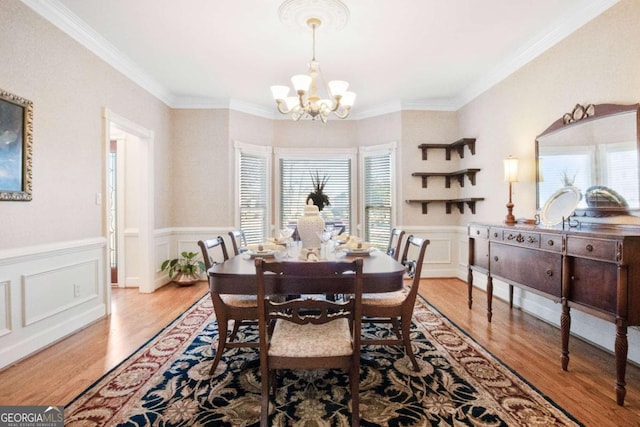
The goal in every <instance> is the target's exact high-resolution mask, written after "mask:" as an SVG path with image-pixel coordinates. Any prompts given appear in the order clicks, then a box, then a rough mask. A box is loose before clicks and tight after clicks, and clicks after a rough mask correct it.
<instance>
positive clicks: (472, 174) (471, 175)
mask: <svg viewBox="0 0 640 427" xmlns="http://www.w3.org/2000/svg"><path fill="white" fill-rule="evenodd" d="M465 146H467V147H469V151H470V152H471V155H475V154H476V139H475V138H462V139H459V140H457V141H455V142H452V143H451V144H420V145H418V148H419V149H421V150H422V160H428V159H427V151H428V150H429V149H443V150H445V154H446V159H447V160H451V151H453V150H455V151H457V152H458V155H459V156H460V158H461V159H463V158H464V147H465ZM478 172H480V169H471V168H470V169H462V170H458V171H455V172H414V173H412V174H411V176H417V177H420V178H421V179H422V188H427V183H428V180H429V177H432V176H443V177H444V178H445V188H451V180H452V179H455V180H457V181H458V184H460V187H464V177H465V175H466V176H467V179H469V182H470V183H471V185H476V173H478ZM481 200H484V198H482V197H470V198H463V199H413V200H407V201H406V202H407V203H410V204H411V203H419V204H421V205H422V213H423V214H426V213H427V207H428V205H429V203H444V205H445V207H446V211H447V213H448V214H450V213H451V207H452V206H456V207H457V208H458V210H459V211H460V213H461V214H462V213H464V205H465V204H466V205H467V206H468V207H469V210H470V211H471V213H472V214H475V213H476V202H479V201H481Z"/></svg>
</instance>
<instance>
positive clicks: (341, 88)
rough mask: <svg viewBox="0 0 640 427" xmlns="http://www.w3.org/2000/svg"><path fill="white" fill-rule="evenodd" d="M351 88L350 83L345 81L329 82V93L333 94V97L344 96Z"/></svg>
mask: <svg viewBox="0 0 640 427" xmlns="http://www.w3.org/2000/svg"><path fill="white" fill-rule="evenodd" d="M348 87H349V83H347V82H345V81H344V80H331V81H330V82H329V92H331V96H333V97H336V96H344V94H345V92H346V91H347V88H348Z"/></svg>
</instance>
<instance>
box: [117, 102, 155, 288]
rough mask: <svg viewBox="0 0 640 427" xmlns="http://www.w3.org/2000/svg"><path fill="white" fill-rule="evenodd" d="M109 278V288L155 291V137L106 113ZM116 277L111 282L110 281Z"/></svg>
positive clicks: (129, 122)
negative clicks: (112, 285) (112, 284)
mask: <svg viewBox="0 0 640 427" xmlns="http://www.w3.org/2000/svg"><path fill="white" fill-rule="evenodd" d="M104 118H105V129H106V141H105V142H106V143H105V145H106V150H105V151H106V152H105V157H106V165H105V175H106V176H105V179H104V183H105V184H104V186H105V188H104V191H105V194H106V195H107V197H106V198H105V199H106V203H105V216H104V218H105V224H104V228H105V235H106V237H107V239H106V241H107V248H106V254H105V266H106V267H105V270H106V271H105V274H106V276H107V280H106V283H107V284H108V286H107V294H108V295H109V297H108V298H109V300H110V289H111V283H112V282H113V283H114V286H117V287H120V288H122V287H137V288H138V289H139V291H140V292H143V293H146V292H153V291H154V290H155V286H154V278H155V269H154V267H153V256H152V254H153V230H154V215H153V187H154V186H153V184H154V182H153V181H154V180H153V132H152V131H150V130H148V129H145V128H143V127H141V126H139V125H137V124H135V123H133V122H131V121H129V120H128V119H125V118H123V117H121V116H118V115H117V114H114V113H113V112H111V111H109V110H105V114H104ZM112 277H113V280H112Z"/></svg>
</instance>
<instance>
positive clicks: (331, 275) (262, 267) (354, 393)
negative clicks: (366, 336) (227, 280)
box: [255, 258, 363, 427]
mask: <svg viewBox="0 0 640 427" xmlns="http://www.w3.org/2000/svg"><path fill="white" fill-rule="evenodd" d="M362 263H363V261H362V259H361V258H358V259H355V260H354V261H351V262H335V261H334V262H331V261H323V262H265V261H264V260H263V259H262V258H257V259H256V260H255V265H256V277H257V284H258V302H259V303H258V313H259V317H258V324H259V334H260V375H261V381H262V385H261V391H262V396H261V412H260V425H261V426H263V427H264V426H267V425H268V421H269V401H270V398H269V397H270V396H269V390H270V386H271V388H272V391H273V394H274V395H275V392H276V388H277V385H276V382H277V376H276V370H279V369H293V370H309V369H331V368H333V369H346V370H347V371H348V372H349V385H350V392H351V408H352V409H351V411H352V416H351V425H352V426H359V425H360V411H359V407H360V396H359V388H360V332H361V331H360V325H361V319H362V313H361V303H362ZM351 272H355V274H346V275H345V276H347V277H344V278H340V280H347V281H348V285H347V288H346V289H347V290H348V291H350V292H349V294H350V295H349V297H347V298H346V299H344V300H341V301H330V300H328V299H326V298H322V297H321V296H317V297H313V298H310V297H308V296H306V297H305V298H297V299H294V300H287V301H284V302H278V301H281V300H276V301H274V300H273V299H272V298H270V297H269V296H268V290H267V289H265V276H267V274H269V275H271V274H275V275H276V277H275V278H274V277H271V279H274V280H277V283H278V286H279V287H280V288H281V289H286V288H287V284H288V283H290V284H299V283H300V282H303V283H307V282H308V281H309V280H324V281H333V280H336V278H337V276H340V275H342V274H343V273H351ZM310 278H314V279H310Z"/></svg>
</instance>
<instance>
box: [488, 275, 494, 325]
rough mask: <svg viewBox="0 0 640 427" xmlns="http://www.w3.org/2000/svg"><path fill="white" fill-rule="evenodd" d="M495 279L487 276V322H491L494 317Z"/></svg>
mask: <svg viewBox="0 0 640 427" xmlns="http://www.w3.org/2000/svg"><path fill="white" fill-rule="evenodd" d="M492 302H493V277H491V276H487V320H488V321H489V322H491V316H492V315H493V307H492Z"/></svg>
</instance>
